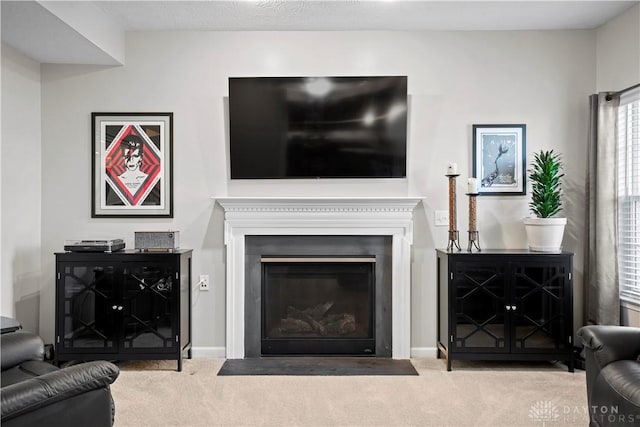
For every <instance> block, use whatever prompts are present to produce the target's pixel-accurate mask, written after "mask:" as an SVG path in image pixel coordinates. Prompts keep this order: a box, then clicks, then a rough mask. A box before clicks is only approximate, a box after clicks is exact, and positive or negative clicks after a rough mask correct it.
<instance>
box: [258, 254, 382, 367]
mask: <svg viewBox="0 0 640 427" xmlns="http://www.w3.org/2000/svg"><path fill="white" fill-rule="evenodd" d="M374 281H375V258H313V259H305V258H263V259H262V354H265V355H268V354H308V355H313V354H352V355H358V354H374V353H375V333H374V328H375V326H374V320H373V319H374Z"/></svg>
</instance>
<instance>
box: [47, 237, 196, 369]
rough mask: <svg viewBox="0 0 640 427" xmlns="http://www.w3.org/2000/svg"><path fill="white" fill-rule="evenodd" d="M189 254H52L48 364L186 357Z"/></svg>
mask: <svg viewBox="0 0 640 427" xmlns="http://www.w3.org/2000/svg"><path fill="white" fill-rule="evenodd" d="M191 254H192V250H190V249H180V250H176V251H175V252H170V253H169V252H163V253H153V252H143V253H141V252H137V251H130V250H129V251H119V252H112V253H104V252H65V253H56V254H55V255H56V338H55V346H56V351H55V355H56V362H61V361H69V360H83V361H84V360H98V359H104V360H146V359H152V360H156V359H169V360H177V361H178V371H181V370H182V358H183V354H184V353H185V352H187V357H189V358H190V357H191Z"/></svg>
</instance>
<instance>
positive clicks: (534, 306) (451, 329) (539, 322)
mask: <svg viewBox="0 0 640 427" xmlns="http://www.w3.org/2000/svg"><path fill="white" fill-rule="evenodd" d="M436 253H437V276H438V357H440V355H443V356H445V357H446V358H447V370H449V371H450V370H451V362H452V360H557V361H562V362H565V363H566V364H567V366H568V370H569V371H570V372H573V303H572V299H573V296H572V282H573V278H572V263H573V254H572V253H570V252H559V253H550V252H531V251H528V250H483V251H482V252H477V253H469V252H448V251H445V250H437V251H436Z"/></svg>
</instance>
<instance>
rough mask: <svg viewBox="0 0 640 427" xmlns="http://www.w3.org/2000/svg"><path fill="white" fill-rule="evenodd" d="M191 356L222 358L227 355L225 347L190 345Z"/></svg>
mask: <svg viewBox="0 0 640 427" xmlns="http://www.w3.org/2000/svg"><path fill="white" fill-rule="evenodd" d="M191 356H192V357H202V358H205V359H224V358H225V357H226V356H227V349H226V348H225V347H192V348H191Z"/></svg>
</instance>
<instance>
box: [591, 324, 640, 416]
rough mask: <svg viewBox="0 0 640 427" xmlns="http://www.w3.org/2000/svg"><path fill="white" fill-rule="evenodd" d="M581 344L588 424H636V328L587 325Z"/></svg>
mask: <svg viewBox="0 0 640 427" xmlns="http://www.w3.org/2000/svg"><path fill="white" fill-rule="evenodd" d="M578 336H579V337H580V339H581V340H582V343H583V345H584V353H585V363H586V377H587V400H588V402H589V419H590V423H589V425H590V426H591V427H605V426H621V425H630V426H631V425H640V328H632V327H628V326H604V325H590V326H584V327H582V328H580V329H579V330H578Z"/></svg>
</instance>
